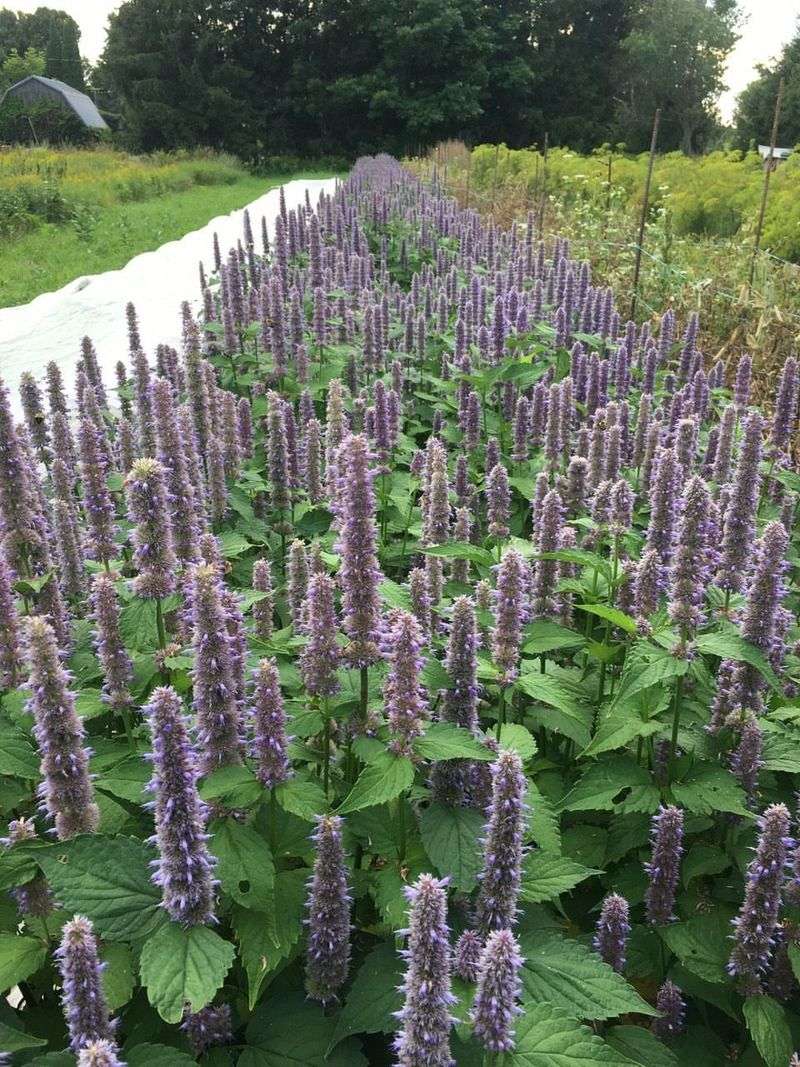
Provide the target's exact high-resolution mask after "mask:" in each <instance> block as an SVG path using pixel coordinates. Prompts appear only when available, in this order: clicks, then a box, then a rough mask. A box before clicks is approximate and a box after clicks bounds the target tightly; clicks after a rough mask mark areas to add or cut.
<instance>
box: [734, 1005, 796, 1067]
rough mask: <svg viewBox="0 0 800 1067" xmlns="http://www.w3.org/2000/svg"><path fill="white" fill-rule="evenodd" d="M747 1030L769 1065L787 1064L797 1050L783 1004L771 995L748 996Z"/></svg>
mask: <svg viewBox="0 0 800 1067" xmlns="http://www.w3.org/2000/svg"><path fill="white" fill-rule="evenodd" d="M742 1011H743V1012H744V1019H745V1022H746V1023H747V1029H748V1030H749V1031H750V1036H751V1037H752V1039H753V1043H754V1044H755V1046H756V1048H757V1049H758V1051H759V1052H760V1053H761V1056H762V1058H763V1060H764V1062H765V1063H766V1065H767V1067H786V1064H787V1063H788V1062H789V1060H790V1059H791V1057H792V1053H793V1052H794V1042H793V1041H792V1032H791V1030H790V1029H789V1021H788V1019H787V1017H786V1012H785V1010H784V1008H783V1005H781V1004H779V1003H778V1002H777V1000H773V998H772V997H767V996H763V995H762V996H757V997H745V1001H744V1005H743V1006H742Z"/></svg>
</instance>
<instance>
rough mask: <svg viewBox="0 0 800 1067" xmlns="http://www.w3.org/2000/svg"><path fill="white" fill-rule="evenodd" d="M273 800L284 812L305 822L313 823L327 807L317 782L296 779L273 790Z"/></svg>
mask: <svg viewBox="0 0 800 1067" xmlns="http://www.w3.org/2000/svg"><path fill="white" fill-rule="evenodd" d="M275 799H276V800H277V801H278V803H279V804H280V806H281V807H282V808H283V810H284V811H288V812H290V813H291V814H292V815H296V816H297V817H298V819H303V820H304V821H305V822H314V820H315V819H316V817H317V816H318V815H322V814H323V812H325V811H326V810H327V807H328V801H327V798H326V796H325V790H324V789H323V788H322V786H321V785H320V784H319V783H318V782H312V781H310V780H309V779H305V780H304V779H302V778H297V777H295V778H290V779H289V781H288V782H282V783H281V784H280V785H279V786H278V787H277V788H276V790H275Z"/></svg>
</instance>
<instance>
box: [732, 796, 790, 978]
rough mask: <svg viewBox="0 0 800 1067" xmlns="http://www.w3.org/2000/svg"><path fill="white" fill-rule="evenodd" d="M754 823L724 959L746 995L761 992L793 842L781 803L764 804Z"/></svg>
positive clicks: (786, 812) (787, 819)
mask: <svg viewBox="0 0 800 1067" xmlns="http://www.w3.org/2000/svg"><path fill="white" fill-rule="evenodd" d="M758 826H759V831H760V832H759V836H758V844H757V846H756V854H755V857H754V858H753V859H752V860H751V862H750V865H749V867H748V868H747V882H746V886H745V894H744V900H743V902H742V906H741V908H740V910H739V914H738V916H737V917H736V918H735V919H734V920H733V927H734V934H733V942H734V944H733V951H732V952H731V958H730V960H729V961H728V972H729V974H731V975H733V976H734V977H736V978H738V979H739V980H740V983H741V987H742V992H743V993H744V995H745V996H748V997H751V996H755V995H757V994H758V993H760V992H761V977H762V975H764V974H765V973H766V971H767V969H768V967H769V963H770V960H771V958H772V951H773V946H774V943H775V942H774V938H775V931H776V929H777V925H778V913H779V911H780V906H781V889H782V887H783V881H784V877H785V870H786V861H787V858H788V854H789V849H791V848H792V847H793V845H794V842H793V840H792V839H791V838H790V837H789V831H790V829H791V817H790V815H789V809H788V808H787V807H786V805H785V804H772V805H771V806H770V807H768V808H767V810H766V811H765V812H764V814H763V815H762V816H761V818H760V819H759V820H758Z"/></svg>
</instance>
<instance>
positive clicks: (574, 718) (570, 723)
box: [516, 664, 592, 748]
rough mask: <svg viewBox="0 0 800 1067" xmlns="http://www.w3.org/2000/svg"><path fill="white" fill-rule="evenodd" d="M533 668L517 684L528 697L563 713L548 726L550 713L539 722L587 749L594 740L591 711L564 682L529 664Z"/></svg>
mask: <svg viewBox="0 0 800 1067" xmlns="http://www.w3.org/2000/svg"><path fill="white" fill-rule="evenodd" d="M528 666H529V667H530V668H531V669H529V670H524V671H523V673H522V674H521V675H520V676H519V678H518V679H517V682H516V685H517V688H518V689H521V690H522V692H523V693H525V694H526V695H527V696H529V697H532V698H533V699H534V700H538V701H540V702H541V703H542V704H546V705H547V706H548V707H551V708H555V709H556V710H557V711H559V712H561V716H559V717H557V718H555V717H554V721H553V722H552V723H548V716H547V713H545V712H543V713H542V714H541V715H539V717H538V721H540V722H541V723H542V725H543V726H548V725H549V726H551V727H552V728H553V729H555V730H557V731H558V732H559V733H562V734H564V735H565V736H566V737H569V738H570V739H571V740H572V741H575V743H576V744H578V745H580V746H581V748H583V746H584V745H588V743H589V740H590V736H591V735H590V733H589V729H590V725H591V719H592V713H591V709H590V708H588V707H585V706H583V705H581V704H579V703H578V702H577V701H576V700H575V698H574V697H573V695H572V693H570V692H569V690H568V689H567V688H566V687H565V686H564V685H562V683H561V682H560V681H559V680H558V679H557V678H554V677H553V676H552V675H549V674H541V673H540V672H539V671H538V669H536V670H534V669H532V668H533V666H534V665H533V664H529V665H528Z"/></svg>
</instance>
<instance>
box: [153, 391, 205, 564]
mask: <svg viewBox="0 0 800 1067" xmlns="http://www.w3.org/2000/svg"><path fill="white" fill-rule="evenodd" d="M153 411H154V414H155V419H156V423H155V429H156V441H157V455H158V461H159V463H160V464H161V465H162V467H163V468H164V485H165V489H166V492H167V493H168V498H169V502H170V505H171V525H172V537H173V541H174V547H175V555H176V556H177V557H178V559H179V560H180V561H181V562H182V563H192V562H194V561H195V560H196V559H197V556H198V547H197V538H198V535H199V533H200V527H201V523H200V522H199V521H198V514H197V513H198V506H197V500H196V498H195V490H194V485H193V484H192V480H191V478H190V476H189V467H188V465H187V462H186V453H185V449H184V442H183V435H182V434H181V431H180V427H179V425H178V420H177V414H176V410H175V401H174V397H173V395H172V387H171V386H170V384H169V382H168V381H167V380H166V379H165V378H159V379H158V380H157V381H156V382H155V384H154V386H153Z"/></svg>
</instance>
